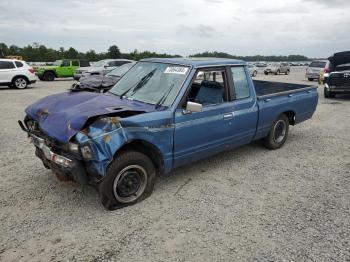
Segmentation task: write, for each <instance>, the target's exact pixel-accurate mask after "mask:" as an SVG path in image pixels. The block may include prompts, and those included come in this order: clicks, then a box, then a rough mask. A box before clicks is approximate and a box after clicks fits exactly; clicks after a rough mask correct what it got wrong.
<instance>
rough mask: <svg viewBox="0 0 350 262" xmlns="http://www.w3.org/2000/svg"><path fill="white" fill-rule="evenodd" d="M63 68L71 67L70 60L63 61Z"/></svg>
mask: <svg viewBox="0 0 350 262" xmlns="http://www.w3.org/2000/svg"><path fill="white" fill-rule="evenodd" d="M61 66H70V64H69V61H68V60H63V61H62V64H61Z"/></svg>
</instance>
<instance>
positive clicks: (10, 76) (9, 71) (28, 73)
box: [0, 59, 36, 89]
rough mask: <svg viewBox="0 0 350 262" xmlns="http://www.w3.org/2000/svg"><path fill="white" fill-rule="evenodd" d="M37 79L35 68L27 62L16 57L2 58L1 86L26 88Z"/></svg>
mask: <svg viewBox="0 0 350 262" xmlns="http://www.w3.org/2000/svg"><path fill="white" fill-rule="evenodd" d="M35 81H36V76H35V73H34V70H33V68H31V67H30V66H29V65H28V64H27V63H26V62H24V61H20V60H14V59H0V86H9V87H16V88H19V89H24V88H26V87H27V86H28V85H29V84H33V83H35Z"/></svg>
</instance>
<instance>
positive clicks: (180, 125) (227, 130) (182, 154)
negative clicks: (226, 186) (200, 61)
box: [174, 68, 234, 167]
mask: <svg viewBox="0 0 350 262" xmlns="http://www.w3.org/2000/svg"><path fill="white" fill-rule="evenodd" d="M228 92H229V89H228V81H227V72H226V69H225V68H208V69H200V70H198V71H197V72H196V74H195V77H194V79H193V80H192V84H191V87H190V88H189V90H187V93H186V95H185V97H184V98H183V99H182V102H181V103H180V105H179V107H178V109H177V110H176V112H175V132H174V167H177V166H180V165H183V164H186V163H188V162H191V161H194V160H197V159H200V158H204V157H207V156H210V155H213V154H215V153H217V152H220V151H222V150H224V149H225V148H228V147H230V142H232V138H233V134H232V127H231V125H232V122H233V112H234V106H233V103H232V102H230V101H229V99H228V98H229V93H228ZM188 101H190V102H195V103H200V104H202V111H201V112H186V110H185V107H186V104H187V102H188Z"/></svg>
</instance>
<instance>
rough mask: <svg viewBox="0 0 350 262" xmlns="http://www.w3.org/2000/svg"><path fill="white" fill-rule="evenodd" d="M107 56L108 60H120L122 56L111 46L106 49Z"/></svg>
mask: <svg viewBox="0 0 350 262" xmlns="http://www.w3.org/2000/svg"><path fill="white" fill-rule="evenodd" d="M107 55H108V57H109V58H112V59H118V58H122V54H121V53H120V50H119V48H118V46H116V45H112V46H110V47H109V48H108V53H107Z"/></svg>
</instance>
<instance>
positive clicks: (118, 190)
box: [98, 151, 156, 210]
mask: <svg viewBox="0 0 350 262" xmlns="http://www.w3.org/2000/svg"><path fill="white" fill-rule="evenodd" d="M155 176H156V171H155V168H154V165H153V163H152V161H151V159H149V158H148V157H147V156H146V155H144V154H142V153H140V152H137V151H124V152H121V153H120V154H118V155H117V157H116V158H115V159H114V160H113V161H112V163H111V164H110V165H109V167H108V169H107V175H106V177H105V178H104V179H103V180H102V181H101V182H100V184H99V185H98V190H99V193H100V197H101V202H102V204H103V206H104V207H105V208H106V209H108V210H115V209H118V208H122V207H125V206H130V205H134V204H136V203H138V202H140V201H142V200H144V199H145V198H147V197H148V196H150V195H151V194H152V191H153V187H154V180H155Z"/></svg>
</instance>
